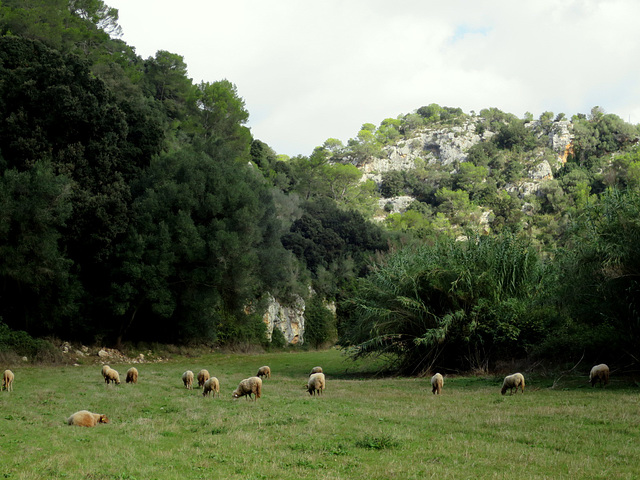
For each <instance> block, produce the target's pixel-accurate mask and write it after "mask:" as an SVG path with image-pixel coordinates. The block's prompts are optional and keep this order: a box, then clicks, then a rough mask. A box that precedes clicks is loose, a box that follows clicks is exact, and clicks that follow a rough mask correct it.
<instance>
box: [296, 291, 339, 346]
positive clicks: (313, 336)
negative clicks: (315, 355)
mask: <svg viewBox="0 0 640 480" xmlns="http://www.w3.org/2000/svg"><path fill="white" fill-rule="evenodd" d="M305 319H306V322H305V329H304V339H305V343H306V344H307V345H309V346H311V347H313V348H320V347H321V346H322V345H323V344H326V343H329V342H331V341H335V339H336V337H337V332H336V322H335V318H334V316H333V314H332V313H331V312H330V311H329V309H327V307H326V306H325V305H324V303H323V301H322V299H321V298H319V297H318V296H317V295H316V296H314V297H313V298H312V299H311V301H310V302H309V304H308V305H307V309H306V312H305Z"/></svg>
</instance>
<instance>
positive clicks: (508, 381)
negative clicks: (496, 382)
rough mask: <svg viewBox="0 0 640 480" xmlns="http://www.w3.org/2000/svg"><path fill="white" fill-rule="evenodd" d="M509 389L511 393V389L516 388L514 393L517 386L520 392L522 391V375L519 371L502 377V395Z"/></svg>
mask: <svg viewBox="0 0 640 480" xmlns="http://www.w3.org/2000/svg"><path fill="white" fill-rule="evenodd" d="M507 388H508V389H509V393H510V394H513V389H514V388H515V389H516V393H518V388H521V389H522V393H524V375H522V374H521V373H514V374H513V375H507V376H506V377H504V382H503V383H502V390H501V393H502V395H504V394H505V393H506V391H507Z"/></svg>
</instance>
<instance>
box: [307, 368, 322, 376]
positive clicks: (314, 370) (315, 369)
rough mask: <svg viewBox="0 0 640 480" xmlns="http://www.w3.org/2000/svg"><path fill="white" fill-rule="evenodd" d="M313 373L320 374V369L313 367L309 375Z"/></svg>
mask: <svg viewBox="0 0 640 480" xmlns="http://www.w3.org/2000/svg"><path fill="white" fill-rule="evenodd" d="M314 373H322V367H313V368H312V369H311V373H310V374H309V375H313V374H314Z"/></svg>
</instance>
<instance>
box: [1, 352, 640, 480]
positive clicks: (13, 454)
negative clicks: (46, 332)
mask: <svg viewBox="0 0 640 480" xmlns="http://www.w3.org/2000/svg"><path fill="white" fill-rule="evenodd" d="M265 364H267V365H270V366H271V369H272V378H271V379H266V380H264V387H263V396H262V398H261V399H260V400H258V401H256V402H251V401H246V400H244V399H239V400H235V401H234V400H232V399H231V392H232V390H233V389H234V388H235V387H236V386H237V383H238V382H239V381H240V380H241V379H243V378H246V377H248V376H250V375H254V374H255V373H256V372H257V369H258V367H259V366H261V365H265ZM315 365H322V366H323V367H324V370H325V373H326V375H327V389H326V391H325V394H324V395H323V396H320V397H310V396H309V395H308V394H307V393H306V391H305V390H304V389H303V385H304V384H305V382H306V379H307V375H308V373H309V371H310V370H311V367H313V366H315ZM111 366H112V367H115V368H116V369H117V370H119V371H120V373H121V376H122V377H123V378H124V372H125V371H126V369H127V368H128V367H129V366H128V365H111ZM137 367H138V369H139V371H140V380H139V383H138V384H137V385H126V384H122V385H119V386H108V387H107V386H105V385H104V383H103V382H102V377H101V374H100V366H99V365H88V366H79V367H66V366H65V367H46V368H34V367H19V366H16V367H14V368H13V370H14V373H15V374H16V380H15V384H14V386H15V390H14V391H13V392H2V394H0V478H3V477H4V478H19V479H42V478H71V479H176V478H181V479H199V478H202V479H204V478H207V479H210V478H225V479H300V478H313V479H337V478H345V479H347V478H348V479H360V478H362V479H365V478H366V479H393V478H398V479H418V478H603V479H604V478H607V479H612V478H618V479H626V478H629V479H631V478H637V477H638V476H640V465H639V464H638V462H637V457H638V452H639V451H640V448H639V447H638V445H640V415H638V414H639V413H640V412H639V410H640V397H639V395H638V390H637V387H636V386H635V385H632V384H629V385H627V384H625V383H624V382H623V381H622V380H616V379H615V378H614V379H613V381H612V385H610V386H609V387H607V389H599V388H595V389H592V388H590V387H589V386H588V385H587V383H586V377H584V378H577V377H576V378H567V379H566V383H565V384H563V385H559V387H560V388H556V389H549V388H548V387H549V386H550V385H551V384H552V383H553V381H552V380H549V379H542V378H540V379H535V378H533V379H529V381H528V384H527V389H526V391H525V394H524V395H521V394H518V395H513V396H509V395H507V396H501V395H500V385H501V379H500V378H494V377H457V378H451V377H449V378H446V379H445V386H444V391H443V394H442V395H441V396H434V395H432V394H431V392H430V388H429V385H428V380H427V379H421V378H374V377H372V376H370V375H368V368H367V365H366V364H353V363H352V362H351V361H350V360H347V359H345V358H344V357H343V356H341V354H340V353H339V352H337V351H335V350H331V351H326V352H296V353H274V354H260V355H205V356H201V357H197V358H188V359H187V358H182V359H175V360H173V361H171V362H168V363H162V364H142V365H138V366H137ZM0 368H1V367H0ZM200 368H207V369H208V370H209V371H210V372H211V374H212V375H215V376H217V377H218V378H219V379H220V382H221V393H222V396H221V398H219V399H212V398H204V397H203V396H202V394H201V391H199V390H198V389H194V390H193V391H187V390H186V389H185V388H184V387H183V385H182V383H181V380H180V376H181V374H182V372H183V371H184V370H186V369H191V370H194V371H197V370H199V369H200ZM563 388H565V389H563ZM80 409H88V410H91V411H94V412H99V413H105V414H107V415H108V416H109V418H110V420H111V423H109V424H107V425H99V426H98V427H96V428H80V427H70V426H68V425H66V423H65V419H66V418H67V417H68V416H69V415H70V414H71V413H73V412H75V411H77V410H80Z"/></svg>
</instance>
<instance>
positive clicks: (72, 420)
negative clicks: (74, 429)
mask: <svg viewBox="0 0 640 480" xmlns="http://www.w3.org/2000/svg"><path fill="white" fill-rule="evenodd" d="M99 423H109V419H108V418H107V416H106V415H103V414H101V413H91V412H90V411H88V410H80V411H79V412H76V413H74V414H73V415H71V416H70V417H69V418H68V419H67V424H69V425H76V426H78V427H95V426H96V425H98V424H99Z"/></svg>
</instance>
